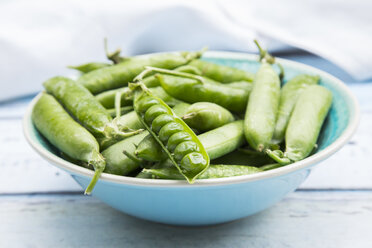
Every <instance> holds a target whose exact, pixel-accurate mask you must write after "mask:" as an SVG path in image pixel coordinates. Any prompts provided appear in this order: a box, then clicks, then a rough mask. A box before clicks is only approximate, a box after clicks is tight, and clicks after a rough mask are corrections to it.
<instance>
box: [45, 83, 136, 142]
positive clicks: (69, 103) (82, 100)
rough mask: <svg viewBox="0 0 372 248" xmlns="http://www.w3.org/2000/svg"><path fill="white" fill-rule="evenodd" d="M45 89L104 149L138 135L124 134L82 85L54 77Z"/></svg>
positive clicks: (46, 84)
mask: <svg viewBox="0 0 372 248" xmlns="http://www.w3.org/2000/svg"><path fill="white" fill-rule="evenodd" d="M44 87H45V89H46V91H47V92H48V93H51V94H52V95H53V96H54V97H56V98H57V100H58V101H59V102H61V103H62V105H63V106H64V107H65V108H66V109H67V110H68V111H69V112H70V113H71V114H72V115H73V116H74V117H75V118H76V119H77V120H78V121H79V122H80V123H81V124H82V125H83V126H84V127H86V128H87V129H88V131H90V132H91V133H92V134H93V135H94V136H95V137H96V138H97V139H98V140H99V142H100V145H101V146H102V147H105V146H107V145H108V144H110V143H112V142H113V140H117V139H122V138H125V137H128V136H130V135H133V134H135V133H137V131H133V132H132V131H130V132H123V131H122V130H121V129H124V128H125V127H123V128H120V127H119V126H118V125H117V124H116V123H115V122H114V121H113V119H112V117H111V115H110V113H108V112H107V110H106V109H105V108H104V107H103V106H102V105H101V104H100V103H99V102H98V101H97V100H96V99H95V98H94V96H93V95H92V94H91V93H90V92H89V91H88V90H87V89H86V88H84V87H83V86H82V85H80V84H78V83H76V82H75V81H73V80H71V79H68V78H65V77H54V78H51V79H49V80H47V81H46V82H44Z"/></svg>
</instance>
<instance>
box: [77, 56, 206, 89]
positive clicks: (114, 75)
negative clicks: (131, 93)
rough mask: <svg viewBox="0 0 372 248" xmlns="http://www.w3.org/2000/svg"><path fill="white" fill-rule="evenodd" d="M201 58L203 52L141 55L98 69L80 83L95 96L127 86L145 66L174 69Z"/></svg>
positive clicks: (86, 75)
mask: <svg viewBox="0 0 372 248" xmlns="http://www.w3.org/2000/svg"><path fill="white" fill-rule="evenodd" d="M200 56H201V52H174V53H159V54H151V55H140V56H134V57H131V58H128V59H125V60H124V61H123V62H121V63H119V64H116V65H113V66H109V67H104V68H101V69H97V70H94V71H91V72H88V73H86V74H84V75H82V76H81V77H80V78H79V80H78V83H80V84H82V85H83V86H84V87H86V88H87V89H88V90H89V91H90V92H92V93H93V94H97V93H100V92H103V91H105V90H111V89H115V88H120V87H123V86H126V85H127V84H128V82H130V81H132V80H133V79H134V77H135V76H137V74H139V73H140V72H141V71H143V70H144V69H145V66H155V67H160V68H167V69H174V68H176V67H179V66H181V65H185V64H187V63H188V62H190V61H191V60H193V59H195V58H198V57H200Z"/></svg>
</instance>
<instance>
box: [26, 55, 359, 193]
mask: <svg viewBox="0 0 372 248" xmlns="http://www.w3.org/2000/svg"><path fill="white" fill-rule="evenodd" d="M203 58H219V59H235V60H236V59H241V60H257V58H258V55H256V54H249V53H237V52H222V51H208V52H206V53H204V54H203ZM276 60H277V62H279V63H282V64H286V65H289V66H291V67H297V68H300V69H301V70H305V71H311V73H314V74H317V75H319V76H320V77H321V78H328V79H329V80H331V81H332V82H333V83H335V84H336V85H337V87H338V88H339V89H341V91H343V92H344V93H345V95H347V97H348V100H349V102H350V105H349V106H350V107H351V111H350V112H351V115H350V116H349V123H348V125H347V127H346V129H345V130H344V131H343V133H342V134H341V135H340V137H338V138H337V139H336V140H335V141H334V142H333V143H331V144H330V145H329V146H328V147H326V148H325V149H324V150H322V151H320V152H317V153H315V154H314V155H312V156H309V157H307V158H305V159H303V160H301V161H298V162H295V163H293V164H289V165H286V166H283V167H280V168H277V169H273V170H269V171H264V172H260V173H256V174H250V175H243V176H235V177H227V178H215V179H203V180H196V181H195V183H194V184H189V183H187V181H183V180H170V179H162V180H158V179H143V178H136V177H127V176H119V175H113V174H108V173H102V175H101V177H100V179H99V181H101V182H111V183H118V184H125V185H135V186H145V187H146V186H151V187H154V186H155V187H201V186H221V185H227V184H238V183H246V182H253V181H257V180H263V179H268V178H273V177H279V176H283V175H286V174H290V173H293V172H295V171H299V170H302V169H305V168H307V167H310V166H312V165H315V164H316V163H318V162H320V161H322V160H324V159H326V158H328V157H329V156H331V155H332V154H334V153H335V152H336V151H338V150H339V149H340V148H341V147H342V146H343V145H345V144H346V142H347V141H348V140H349V139H350V138H351V136H352V135H353V134H354V132H355V131H356V129H357V127H358V123H359V119H360V109H359V105H358V101H357V99H356V97H355V96H354V95H353V93H352V92H351V90H350V89H349V88H348V87H347V86H346V85H345V84H344V83H343V82H342V81H341V80H339V79H338V78H336V77H334V76H332V75H331V74H329V73H327V72H324V71H322V70H320V69H317V68H314V67H312V66H309V65H305V64H302V63H299V62H296V61H291V60H287V59H282V58H276ZM40 96H41V93H39V94H38V95H37V96H36V97H34V99H33V100H32V101H31V103H30V104H29V106H28V108H27V110H26V113H25V115H24V118H23V132H24V135H25V137H26V140H27V141H28V143H29V144H30V145H31V146H32V148H33V149H34V150H35V151H36V152H38V153H39V154H40V155H41V156H42V157H43V158H45V159H46V160H48V161H49V162H51V163H52V164H53V165H56V166H57V167H59V168H60V169H63V170H65V171H67V172H68V173H70V174H72V175H77V176H85V177H88V178H91V177H92V176H93V174H94V172H93V171H92V170H90V169H87V168H84V167H81V166H78V165H75V164H73V163H71V162H68V161H66V160H64V159H62V158H60V157H58V156H57V155H54V154H53V153H51V152H49V151H48V150H47V149H45V148H44V147H43V146H42V145H41V144H40V143H39V142H36V141H34V140H33V139H32V137H31V132H30V130H31V125H33V124H32V120H31V113H32V109H33V107H34V105H35V103H36V101H37V100H38V98H39V97H40Z"/></svg>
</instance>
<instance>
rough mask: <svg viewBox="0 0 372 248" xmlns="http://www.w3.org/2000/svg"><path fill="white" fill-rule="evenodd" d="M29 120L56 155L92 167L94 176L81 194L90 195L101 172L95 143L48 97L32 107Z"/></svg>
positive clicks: (97, 148)
mask: <svg viewBox="0 0 372 248" xmlns="http://www.w3.org/2000/svg"><path fill="white" fill-rule="evenodd" d="M32 120H33V122H34V124H35V126H36V128H37V129H38V130H39V132H40V133H41V134H42V135H43V136H44V137H45V138H46V139H47V140H48V141H49V142H50V143H51V144H53V145H54V146H55V147H57V148H58V149H59V150H60V151H62V152H63V153H65V154H67V155H68V156H69V157H71V158H72V159H76V160H79V161H82V162H85V163H88V164H90V165H92V166H93V167H94V170H95V174H94V176H93V178H92V180H91V182H90V184H89V185H88V187H87V189H86V190H85V193H86V194H90V193H91V191H92V190H93V188H94V185H95V184H96V182H97V181H98V178H99V177H100V175H101V173H102V171H103V170H104V168H105V160H104V158H103V157H102V155H101V154H100V153H99V145H98V143H97V141H96V139H95V138H94V137H93V136H92V135H91V134H90V133H89V132H88V131H87V130H86V129H85V128H83V127H82V126H81V125H80V124H79V123H77V122H76V121H75V120H74V119H72V117H71V116H70V115H69V114H68V113H67V112H66V111H65V110H64V108H63V107H62V106H61V105H60V104H59V103H58V101H57V100H56V99H55V98H54V97H53V96H51V95H49V94H45V93H43V94H42V95H41V97H40V98H39V100H38V101H37V103H36V104H35V106H34V108H33V110H32Z"/></svg>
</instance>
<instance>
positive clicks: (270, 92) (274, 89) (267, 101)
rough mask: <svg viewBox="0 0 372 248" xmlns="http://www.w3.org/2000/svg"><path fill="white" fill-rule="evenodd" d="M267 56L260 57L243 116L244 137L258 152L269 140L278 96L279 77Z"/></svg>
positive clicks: (266, 146) (272, 131)
mask: <svg viewBox="0 0 372 248" xmlns="http://www.w3.org/2000/svg"><path fill="white" fill-rule="evenodd" d="M259 48H260V47H259ZM260 51H261V48H260ZM267 56H269V55H267ZM267 56H265V57H263V58H261V61H262V63H261V66H260V68H259V70H258V72H257V73H256V76H255V79H254V81H253V88H252V92H251V94H250V96H249V101H248V105H247V109H246V113H245V118H244V134H245V137H246V139H247V141H248V143H249V145H250V146H251V147H252V148H253V149H255V150H257V151H260V152H261V151H264V150H265V149H266V148H268V146H269V144H270V142H271V138H272V136H273V133H274V128H275V119H276V115H277V111H278V105H279V97H280V79H279V76H278V74H277V73H276V72H275V70H274V69H273V68H272V66H271V64H269V63H268V61H269V58H270V59H271V57H267ZM270 63H271V62H270Z"/></svg>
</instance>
